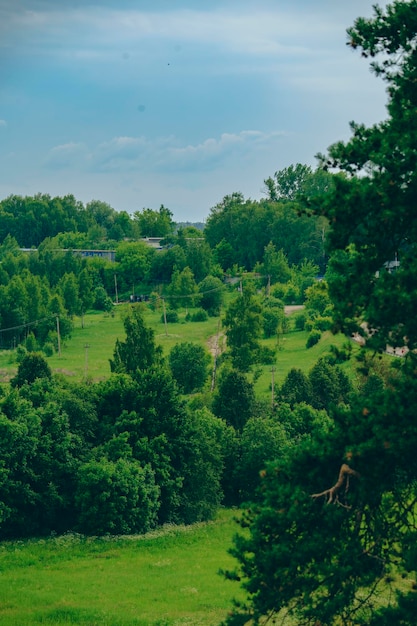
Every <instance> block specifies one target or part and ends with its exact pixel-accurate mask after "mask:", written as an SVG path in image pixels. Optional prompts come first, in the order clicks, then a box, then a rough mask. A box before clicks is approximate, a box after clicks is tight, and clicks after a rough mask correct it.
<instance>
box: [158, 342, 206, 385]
mask: <svg viewBox="0 0 417 626" xmlns="http://www.w3.org/2000/svg"><path fill="white" fill-rule="evenodd" d="M168 361H169V367H170V369H171V372H172V375H173V377H174V379H175V380H176V382H177V384H178V387H179V388H180V390H181V391H182V393H192V392H193V391H197V390H199V389H201V388H202V387H203V386H204V384H205V382H206V380H207V376H208V366H209V364H210V355H209V354H208V353H207V352H206V350H205V349H204V348H203V346H201V345H198V344H195V343H192V342H183V343H178V344H176V345H175V346H174V347H173V348H172V350H171V351H170V353H169V357H168Z"/></svg>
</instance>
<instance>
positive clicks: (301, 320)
mask: <svg viewBox="0 0 417 626" xmlns="http://www.w3.org/2000/svg"><path fill="white" fill-rule="evenodd" d="M306 321H307V316H306V314H305V313H298V314H297V315H295V317H294V322H295V329H296V330H304V329H305V325H306Z"/></svg>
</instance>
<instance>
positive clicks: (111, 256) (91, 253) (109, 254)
mask: <svg viewBox="0 0 417 626" xmlns="http://www.w3.org/2000/svg"><path fill="white" fill-rule="evenodd" d="M64 252H67V250H64ZM72 252H73V253H74V254H79V255H80V256H82V257H100V258H102V259H107V260H108V261H112V262H114V261H115V260H116V251H115V250H72Z"/></svg>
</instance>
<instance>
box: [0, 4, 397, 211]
mask: <svg viewBox="0 0 417 626" xmlns="http://www.w3.org/2000/svg"><path fill="white" fill-rule="evenodd" d="M372 4H374V0H350V1H349V2H345V1H344V0H314V1H313V0H269V1H268V0H265V1H264V0H256V1H245V0H212V1H209V0H207V1H206V2H201V1H198V0H194V1H192V0H177V1H175V0H78V1H77V0H72V1H70V0H0V199H2V198H5V197H6V196H8V195H9V194H20V195H31V194H34V193H37V192H42V193H49V194H51V195H60V196H62V195H65V194H67V193H72V194H74V195H75V197H76V198H77V199H79V200H81V201H82V202H84V203H87V202H89V201H90V200H92V199H98V200H103V201H105V202H108V203H109V204H110V205H111V206H113V207H114V208H115V209H116V210H126V211H128V212H130V213H131V212H133V211H137V210H142V209H143V208H145V207H148V208H152V209H158V208H159V206H160V205H161V204H164V205H165V206H167V207H168V208H169V209H170V210H171V211H172V212H173V213H174V219H175V220H176V221H191V222H195V221H204V220H205V219H206V218H207V217H208V215H209V213H210V208H211V207H213V206H214V205H215V204H216V203H218V202H220V201H221V200H222V198H223V197H224V196H225V195H226V194H230V193H232V192H234V191H241V192H242V193H243V194H244V196H245V197H247V198H253V199H259V198H261V197H263V195H264V193H263V187H264V185H263V180H264V179H265V178H267V177H268V176H271V175H273V173H274V172H275V171H276V170H279V169H282V168H284V167H287V166H289V165H291V164H294V163H306V164H309V165H312V166H313V167H314V166H315V163H316V162H315V158H314V156H315V154H317V152H325V151H326V149H327V147H328V146H329V145H330V144H332V143H334V142H336V141H338V140H345V139H347V138H348V137H349V134H350V131H349V122H350V121H351V120H355V121H356V122H363V123H365V124H372V123H374V122H378V121H379V120H381V119H383V118H385V116H386V110H385V104H386V94H385V86H384V84H383V82H382V81H381V80H379V79H377V78H376V77H374V76H373V74H372V73H371V72H370V69H369V65H368V62H367V60H365V59H362V58H361V56H360V53H359V52H353V51H352V50H351V49H350V48H348V47H347V46H346V39H347V37H346V28H347V27H349V26H350V25H352V23H353V21H354V20H355V18H356V17H358V16H366V17H370V16H371V15H372ZM379 4H380V6H385V5H386V2H380V3H379Z"/></svg>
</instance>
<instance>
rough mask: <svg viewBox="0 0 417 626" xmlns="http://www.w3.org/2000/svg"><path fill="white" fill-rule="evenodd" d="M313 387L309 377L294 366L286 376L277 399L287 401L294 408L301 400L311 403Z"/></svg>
mask: <svg viewBox="0 0 417 626" xmlns="http://www.w3.org/2000/svg"><path fill="white" fill-rule="evenodd" d="M312 396H313V388H312V386H311V383H310V381H309V379H308V376H306V374H304V372H302V371H301V370H300V369H298V368H295V367H293V368H292V369H291V370H290V371H289V372H288V374H287V375H286V377H285V380H284V382H283V383H282V385H281V387H280V389H279V391H278V393H277V400H278V401H279V402H285V403H288V404H289V405H290V407H291V408H293V407H294V406H295V405H296V404H299V403H300V402H306V403H307V404H311V401H312Z"/></svg>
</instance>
